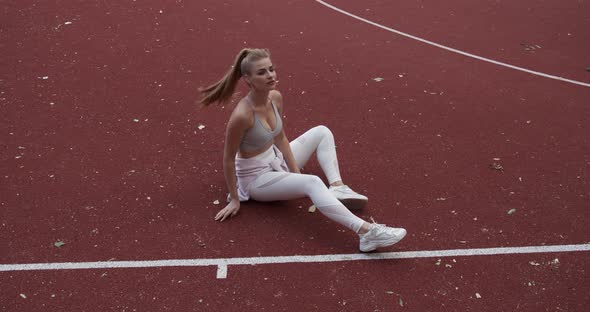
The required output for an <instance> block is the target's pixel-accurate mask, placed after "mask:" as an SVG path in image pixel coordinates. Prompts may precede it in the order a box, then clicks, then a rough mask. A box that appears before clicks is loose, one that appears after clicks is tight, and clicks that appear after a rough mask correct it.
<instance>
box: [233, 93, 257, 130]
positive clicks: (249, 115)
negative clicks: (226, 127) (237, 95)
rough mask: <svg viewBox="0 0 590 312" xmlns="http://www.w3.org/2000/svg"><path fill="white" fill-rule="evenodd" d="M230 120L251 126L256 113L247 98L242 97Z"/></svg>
mask: <svg viewBox="0 0 590 312" xmlns="http://www.w3.org/2000/svg"><path fill="white" fill-rule="evenodd" d="M230 122H233V123H238V124H241V125H242V126H251V125H252V124H253V123H254V114H253V111H252V107H251V106H250V105H248V103H247V101H246V99H241V100H240V101H239V102H238V103H237V104H236V106H235V107H234V110H233V112H232V114H231V117H230Z"/></svg>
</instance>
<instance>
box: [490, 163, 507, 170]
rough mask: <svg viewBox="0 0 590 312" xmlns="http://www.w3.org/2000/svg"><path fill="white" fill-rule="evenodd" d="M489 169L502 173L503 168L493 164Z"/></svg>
mask: <svg viewBox="0 0 590 312" xmlns="http://www.w3.org/2000/svg"><path fill="white" fill-rule="evenodd" d="M490 169H494V170H498V171H503V170H504V167H502V165H500V164H499V163H493V164H491V165H490Z"/></svg>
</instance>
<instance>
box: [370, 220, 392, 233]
mask: <svg viewBox="0 0 590 312" xmlns="http://www.w3.org/2000/svg"><path fill="white" fill-rule="evenodd" d="M371 221H372V222H373V227H374V229H375V232H376V234H381V233H385V232H387V229H388V228H387V225H385V224H379V223H377V222H375V219H373V217H371Z"/></svg>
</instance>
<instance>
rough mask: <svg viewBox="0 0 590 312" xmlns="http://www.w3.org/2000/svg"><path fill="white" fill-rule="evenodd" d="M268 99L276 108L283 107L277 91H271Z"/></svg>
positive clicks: (281, 96) (279, 93)
mask: <svg viewBox="0 0 590 312" xmlns="http://www.w3.org/2000/svg"><path fill="white" fill-rule="evenodd" d="M268 96H269V97H270V99H271V100H272V101H273V102H274V103H275V104H276V105H277V108H279V109H281V108H282V107H283V95H282V94H281V92H279V91H278V90H271V91H270V93H269V94H268Z"/></svg>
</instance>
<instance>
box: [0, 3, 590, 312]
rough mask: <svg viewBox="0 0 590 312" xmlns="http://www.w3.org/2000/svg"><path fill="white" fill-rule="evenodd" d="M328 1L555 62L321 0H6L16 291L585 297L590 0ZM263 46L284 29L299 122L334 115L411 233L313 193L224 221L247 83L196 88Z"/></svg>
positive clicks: (10, 298) (255, 299)
mask: <svg viewBox="0 0 590 312" xmlns="http://www.w3.org/2000/svg"><path fill="white" fill-rule="evenodd" d="M328 3H329V4H331V5H333V6H335V7H336V8H339V9H341V10H344V11H346V12H348V13H349V14H352V15H355V16H358V17H361V18H364V19H367V20H370V21H372V22H374V23H377V24H379V25H382V26H385V27H389V28H391V29H395V30H399V31H401V32H404V33H407V34H411V35H414V36H417V37H420V38H423V39H425V40H429V41H432V42H435V43H438V44H441V45H444V46H448V47H451V48H454V49H457V50H460V51H463V52H466V53H470V54H473V55H477V56H480V57H483V58H486V59H490V60H494V61H497V62H500V63H504V64H510V65H512V66H515V67H518V68H523V69H528V70H532V71H535V72H537V73H539V74H531V73H528V72H524V71H522V70H518V69H512V68H508V67H505V66H501V65H497V64H493V63H490V62H487V61H482V60H478V59H475V58H473V57H468V56H465V55H462V54H458V53H454V52H451V51H449V50H445V49H441V48H439V47H436V46H433V45H429V44H425V43H423V42H420V41H416V40H413V39H410V38H407V37H403V36H400V35H398V34H396V33H393V32H391V31H388V30H385V29H383V28H379V27H376V26H375V25H373V24H368V23H366V22H363V21H360V20H358V19H355V18H353V17H351V16H350V15H345V14H343V13H342V12H338V11H336V10H334V9H333V8H330V7H327V6H325V5H322V4H321V3H318V2H316V1H290V2H287V1H285V2H283V1H254V0H252V1H210V0H209V1H198V2H190V1H174V2H172V1H170V2H166V3H163V2H158V1H151V0H150V1H102V2H91V3H89V2H80V1H59V2H51V3H45V2H41V3H36V2H32V1H23V2H17V1H10V2H6V3H5V5H4V6H3V10H2V13H1V14H2V19H0V20H1V22H0V23H1V24H0V25H1V29H2V31H1V32H0V34H1V36H2V45H3V47H4V49H3V51H5V52H4V53H3V56H4V57H3V60H2V67H3V69H4V70H3V71H2V74H1V76H0V79H1V80H0V83H1V86H2V88H1V90H0V92H1V94H0V103H1V107H2V110H3V116H5V117H4V118H3V119H2V123H1V124H0V126H1V127H2V131H1V132H0V135H1V138H2V141H1V142H2V146H3V153H2V167H1V168H0V170H1V172H0V173H1V175H0V178H1V179H2V188H1V198H0V204H1V205H2V206H1V207H2V224H1V227H0V229H1V233H2V236H1V237H2V238H1V240H0V241H1V243H2V244H1V245H0V248H1V253H0V257H1V263H2V266H1V268H2V271H1V272H0V283H1V284H0V285H1V286H2V291H1V299H2V300H0V301H1V303H0V306H1V307H2V310H6V311H134V310H135V311H146V310H151V311H217V310H228V311H250V310H266V311H295V310H297V311H404V310H405V311H544V310H546V311H584V310H585V309H584V308H583V307H584V306H587V305H588V304H589V303H590V299H589V296H588V293H590V287H589V285H588V282H587V280H588V274H587V273H586V272H587V271H588V269H589V267H588V251H587V250H588V248H589V246H588V244H589V234H590V233H589V229H588V226H587V222H588V219H589V213H588V205H589V204H588V198H589V196H590V191H589V190H590V182H589V176H588V172H589V167H590V137H589V136H588V133H590V122H589V121H590V108H588V106H587V105H585V104H586V103H587V102H588V98H590V88H589V87H588V86H587V84H589V83H590V73H589V72H588V70H587V69H588V68H589V67H590V59H589V58H588V56H589V55H590V44H589V43H588V41H587V40H586V38H588V37H589V36H590V20H589V19H588V14H587V13H586V12H588V11H589V8H588V4H587V3H585V2H580V1H544V2H541V3H539V2H536V1H520V2H509V1H479V2H473V1H459V0H453V1H445V2H444V3H443V2H440V1H430V0H429V1H414V2H407V1H406V2H390V1H373V0H370V1H363V2H358V1H354V2H353V1H329V2H328ZM243 47H266V48H269V49H270V50H271V52H272V55H273V62H274V63H275V65H276V66H277V70H278V74H279V80H280V81H281V85H280V88H279V89H280V90H281V92H282V93H283V97H284V99H285V110H286V118H285V119H284V120H285V124H286V126H287V130H288V134H289V136H290V137H291V138H293V137H295V136H297V135H299V134H301V133H302V132H303V131H305V130H307V129H308V128H310V127H313V126H315V125H319V124H323V125H326V126H328V127H329V128H330V129H331V130H332V131H333V132H334V133H335V136H336V142H337V145H338V151H339V154H338V157H339V160H340V163H341V165H340V167H341V171H342V175H343V177H344V178H345V182H346V183H347V184H349V185H350V186H351V187H353V188H354V189H355V190H357V191H359V192H362V193H364V194H366V195H367V196H369V197H370V202H369V204H368V206H367V207H366V208H365V210H363V211H361V212H359V213H358V214H359V215H360V216H362V217H363V218H365V219H369V217H374V218H375V220H376V221H378V222H381V223H386V224H388V225H394V226H403V227H405V228H406V229H407V230H408V236H407V237H406V238H405V239H404V240H403V241H402V242H401V243H399V244H398V245H395V246H393V247H391V248H386V249H383V250H380V251H379V253H376V254H373V255H368V256H367V257H375V259H363V260H355V259H356V258H354V255H357V254H358V253H357V249H358V239H357V238H356V237H355V235H353V234H351V233H349V232H348V231H345V230H343V229H341V228H340V227H338V226H337V225H335V224H333V223H332V222H331V221H329V220H327V219H326V218H325V217H323V216H322V215H320V214H319V213H317V212H316V213H313V214H311V213H308V212H307V207H308V206H309V205H310V204H311V203H310V202H309V201H308V200H298V201H293V202H282V203H272V204H268V203H267V204H264V203H256V202H249V203H246V204H243V206H242V210H241V212H240V214H239V216H238V217H236V218H234V219H232V220H230V221H229V222H224V223H222V224H218V223H215V222H213V216H214V215H215V213H216V212H217V211H218V210H219V209H221V208H222V205H223V201H224V200H223V199H224V197H225V193H226V190H225V183H224V181H223V175H222V172H221V169H222V168H221V157H222V152H223V151H222V147H223V141H222V140H223V131H224V128H225V122H226V120H227V118H228V116H229V112H230V109H231V107H223V108H222V107H211V108H209V109H206V110H197V109H196V108H195V105H194V101H195V99H196V98H197V97H198V95H197V93H196V88H197V87H198V86H201V85H204V84H206V83H209V82H211V81H213V80H215V79H217V78H219V76H220V75H221V74H222V73H223V72H224V71H225V70H227V68H228V66H229V65H230V64H231V61H232V60H233V58H234V56H235V54H236V53H237V52H238V51H239V50H240V49H241V48H243ZM540 74H545V75H551V76H558V77H562V78H564V79H568V80H571V81H574V82H578V83H572V82H567V81H563V80H557V79H552V78H547V77H544V76H542V75H540ZM241 91H242V94H244V92H245V90H244V89H242V90H241ZM305 171H306V172H309V173H314V174H320V170H319V166H317V165H316V164H311V165H310V166H309V167H306V168H305ZM215 201H220V202H221V203H220V204H217V205H216V204H215V203H214V202H215ZM58 242H62V243H63V245H62V246H61V247H56V246H55V245H54V244H55V243H58ZM58 245H59V244H58ZM551 246H557V247H551ZM560 246H561V247H560ZM563 246H570V247H568V248H569V249H567V251H560V250H562V249H560V248H562V247H563ZM521 247H523V248H524V247H529V248H533V249H522V248H521ZM546 247H547V248H546ZM486 248H492V249H486ZM494 248H496V249H494ZM497 248H510V249H502V250H508V251H510V252H507V253H505V254H499V253H498V252H496V253H494V252H484V253H483V254H481V255H469V256H444V253H443V251H446V250H471V251H474V250H475V251H477V250H484V249H485V250H488V251H489V250H497ZM552 248H554V249H552ZM523 250H529V251H530V252H529V253H524V254H523V253H519V251H523ZM414 251H415V252H425V251H431V253H428V254H422V255H423V256H424V257H414V256H412V257H407V258H404V257H402V256H403V255H410V254H408V252H414ZM298 255H301V256H306V257H308V258H301V259H307V260H309V259H318V261H315V262H314V261H310V262H305V261H302V260H301V259H300V258H296V257H295V256H298ZM380 255H382V256H391V258H390V259H378V258H379V256H380ZM278 257H287V259H288V260H289V261H285V263H277V261H274V260H276V259H280V258H278ZM314 257H315V258H314ZM330 257H341V259H340V260H339V261H332V262H330V261H328V262H323V261H320V260H322V259H329V258H330ZM345 257H348V258H350V260H346V259H344V258H345ZM242 258H246V259H250V260H248V261H249V262H248V261H246V262H244V264H231V263H233V262H232V261H234V260H235V259H242ZM207 259H214V260H215V261H217V262H215V264H212V265H203V263H204V262H203V261H207ZM232 259H234V260H232ZM256 259H258V260H256ZM260 259H271V260H273V261H274V262H273V261H269V263H256V261H259V260H260ZM298 259H299V260H298ZM148 260H149V261H155V262H141V261H148ZM166 260H176V261H180V262H173V264H174V265H168V264H167V263H169V262H165V261H166ZM307 260H306V261H307ZM158 261H160V262H158ZM162 261H164V262H162ZM191 261H193V262H191ZM224 261H225V262H227V263H228V265H227V266H224V265H223V263H225V262H224ZM81 263H86V264H81ZM105 263H106V264H105ZM109 263H110V265H109ZM191 263H193V265H192V266H191V265H190V264H191ZM30 264H38V265H39V266H40V267H38V268H40V269H39V270H33V269H32V268H33V266H31V265H30ZM115 264H116V265H119V264H120V266H118V267H115V266H116V265H115ZM152 264H161V266H157V267H149V266H150V265H152ZM220 264H221V265H220ZM76 265H82V266H84V265H86V266H87V267H89V268H86V269H77V270H74V269H72V268H73V267H75V266H76ZM178 265H184V266H178ZM134 266H135V267H134ZM224 277H225V278H224Z"/></svg>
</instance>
